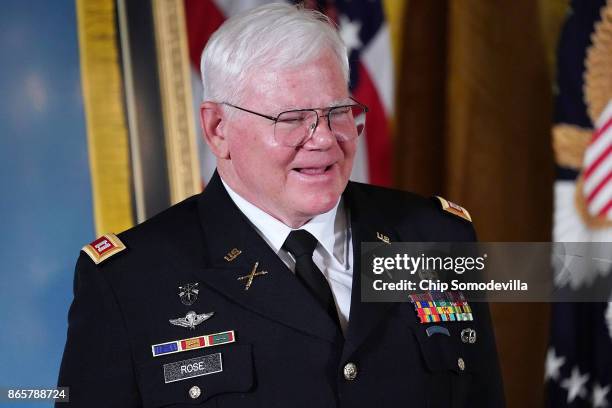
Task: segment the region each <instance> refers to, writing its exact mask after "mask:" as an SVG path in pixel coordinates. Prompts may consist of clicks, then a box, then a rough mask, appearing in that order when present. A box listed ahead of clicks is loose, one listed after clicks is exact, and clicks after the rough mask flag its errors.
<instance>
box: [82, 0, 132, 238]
mask: <svg viewBox="0 0 612 408" xmlns="http://www.w3.org/2000/svg"><path fill="white" fill-rule="evenodd" d="M76 5H77V19H78V33H79V49H80V61H81V83H82V88H83V101H84V104H85V117H86V122H87V143H88V149H89V166H90V171H91V185H92V190H93V191H92V194H93V204H94V220H95V228H96V233H97V234H98V235H100V234H102V233H104V232H117V233H118V232H121V231H123V230H125V229H127V228H129V227H131V226H132V225H133V216H132V199H131V193H130V163H129V147H128V131H127V126H126V120H125V117H124V112H125V110H124V102H123V88H122V80H121V71H120V60H119V50H118V49H117V32H116V28H115V2H114V1H113V0H76Z"/></svg>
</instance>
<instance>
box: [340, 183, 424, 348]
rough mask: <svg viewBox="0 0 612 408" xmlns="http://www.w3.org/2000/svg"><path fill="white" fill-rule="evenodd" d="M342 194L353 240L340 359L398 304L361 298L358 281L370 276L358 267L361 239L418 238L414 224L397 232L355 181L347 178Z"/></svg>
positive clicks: (406, 239)
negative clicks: (346, 322)
mask: <svg viewBox="0 0 612 408" xmlns="http://www.w3.org/2000/svg"><path fill="white" fill-rule="evenodd" d="M344 197H345V199H346V201H347V204H348V207H349V208H350V214H351V217H350V218H351V234H352V241H353V257H354V259H353V286H352V290H351V312H350V317H349V326H348V332H347V336H346V342H345V345H344V350H343V360H345V359H348V358H349V357H350V355H351V354H352V353H353V352H354V351H356V350H357V349H358V348H359V347H361V346H362V345H363V344H364V343H365V342H366V341H367V339H368V337H369V336H371V335H374V334H375V331H376V328H377V326H378V325H380V324H381V323H382V321H383V320H384V319H385V317H386V316H387V315H388V313H389V312H390V311H391V309H392V308H393V307H395V306H396V305H397V304H395V303H383V302H362V301H361V282H362V279H369V275H365V276H364V275H363V274H362V271H361V244H362V243H363V242H378V243H380V242H381V239H384V237H387V238H388V239H389V241H390V242H399V241H419V240H420V237H419V235H418V233H417V232H416V231H417V229H416V228H410V229H409V232H408V236H406V233H404V234H403V236H401V237H400V236H399V233H398V231H396V229H395V228H394V227H393V222H392V220H391V219H390V218H389V217H386V216H385V215H383V213H382V210H383V209H381V208H379V207H380V204H379V203H376V202H372V200H371V199H370V197H368V196H366V195H365V194H364V193H363V191H362V190H361V189H360V188H359V187H358V186H357V185H355V184H354V183H352V182H349V184H348V186H347V189H346V191H345V194H344Z"/></svg>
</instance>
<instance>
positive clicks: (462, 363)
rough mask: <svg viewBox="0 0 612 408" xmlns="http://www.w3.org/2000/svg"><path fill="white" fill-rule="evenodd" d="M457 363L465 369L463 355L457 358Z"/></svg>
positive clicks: (460, 368) (461, 368)
mask: <svg viewBox="0 0 612 408" xmlns="http://www.w3.org/2000/svg"><path fill="white" fill-rule="evenodd" d="M457 365H458V366H459V370H461V371H463V370H465V361H463V359H462V358H461V357H459V358H458V359H457Z"/></svg>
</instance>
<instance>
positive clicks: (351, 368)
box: [343, 363, 357, 381]
mask: <svg viewBox="0 0 612 408" xmlns="http://www.w3.org/2000/svg"><path fill="white" fill-rule="evenodd" d="M343 371H344V378H345V379H346V380H347V381H353V380H354V379H355V378H357V364H355V363H346V364H345V365H344V370H343Z"/></svg>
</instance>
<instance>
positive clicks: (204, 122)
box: [200, 102, 230, 159]
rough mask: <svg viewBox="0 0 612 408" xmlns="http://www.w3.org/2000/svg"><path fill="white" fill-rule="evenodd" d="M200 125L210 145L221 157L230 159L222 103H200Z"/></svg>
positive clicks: (215, 153) (216, 154) (218, 156)
mask: <svg viewBox="0 0 612 408" xmlns="http://www.w3.org/2000/svg"><path fill="white" fill-rule="evenodd" d="M200 125H201V126H202V134H203V136H204V140H205V141H206V143H207V144H208V147H209V148H210V150H211V151H212V152H213V154H214V155H215V156H217V158H219V159H229V158H230V154H229V145H228V142H227V138H226V135H225V134H224V130H225V115H224V112H223V107H222V106H221V104H218V103H215V102H202V104H201V105H200Z"/></svg>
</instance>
